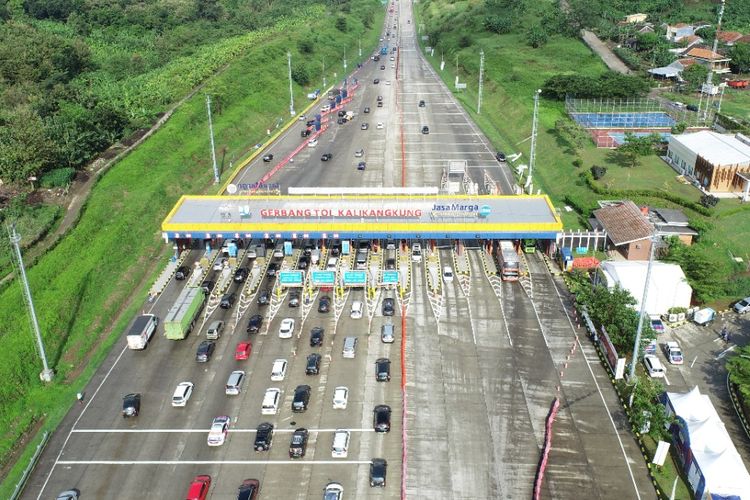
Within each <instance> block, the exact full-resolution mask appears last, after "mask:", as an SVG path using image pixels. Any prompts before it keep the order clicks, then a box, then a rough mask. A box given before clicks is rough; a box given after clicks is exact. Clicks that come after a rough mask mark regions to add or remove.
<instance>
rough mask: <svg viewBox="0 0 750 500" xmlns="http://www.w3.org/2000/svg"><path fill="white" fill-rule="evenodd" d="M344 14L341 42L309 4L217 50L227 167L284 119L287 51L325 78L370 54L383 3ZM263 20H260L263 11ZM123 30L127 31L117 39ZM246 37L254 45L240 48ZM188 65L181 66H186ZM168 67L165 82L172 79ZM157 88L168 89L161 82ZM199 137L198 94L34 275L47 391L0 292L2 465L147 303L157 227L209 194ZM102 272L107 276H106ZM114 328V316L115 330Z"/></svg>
mask: <svg viewBox="0 0 750 500" xmlns="http://www.w3.org/2000/svg"><path fill="white" fill-rule="evenodd" d="M116 5H119V4H116ZM347 5H348V9H349V11H350V14H345V16H346V19H347V29H348V31H347V32H346V33H345V34H342V33H341V32H340V31H338V30H337V29H336V27H335V26H333V24H332V23H331V22H330V17H329V14H328V13H327V12H326V10H325V9H324V8H322V7H321V6H315V5H312V6H311V7H310V8H309V9H307V10H303V11H299V12H298V13H297V14H295V15H290V16H288V17H285V18H282V19H280V20H279V22H278V24H276V25H272V26H267V27H263V28H260V29H259V30H258V31H257V32H254V33H257V34H255V35H254V36H255V38H251V35H252V34H245V35H240V36H236V37H233V38H232V39H231V40H227V41H225V42H222V45H221V47H222V48H223V50H224V52H222V53H221V54H218V55H222V59H221V60H222V61H223V62H222V65H224V64H227V63H229V64H228V65H227V66H226V68H225V69H223V70H222V71H221V72H220V73H219V74H218V75H217V76H215V77H213V78H210V79H209V80H208V81H206V82H205V85H206V86H205V88H204V90H203V92H206V93H210V94H211V95H212V97H214V102H215V103H216V106H215V110H214V111H215V112H214V116H213V118H214V132H215V136H216V138H217V150H223V151H225V154H224V158H225V162H224V163H223V164H222V165H221V166H222V167H223V168H225V167H226V163H227V162H228V161H230V160H231V159H235V160H236V159H240V158H242V157H243V156H244V155H245V154H246V152H247V151H248V150H250V149H251V148H252V146H253V145H255V144H257V143H260V142H263V141H264V140H266V139H265V138H266V137H267V136H266V129H267V128H274V126H275V124H276V123H279V122H280V120H281V119H280V117H283V116H285V114H286V113H287V109H288V104H289V101H288V99H289V94H288V88H287V87H286V86H285V85H275V83H276V82H279V81H286V78H287V66H286V52H287V50H291V51H292V58H293V60H297V59H300V58H302V56H300V54H299V53H298V52H297V48H298V47H299V46H300V43H301V42H302V41H303V40H309V39H312V40H314V56H312V57H309V56H308V57H307V62H308V63H309V64H310V66H311V67H312V66H313V65H314V64H320V65H321V67H322V61H324V60H325V61H327V62H328V63H327V64H326V70H327V71H328V72H329V74H328V75H327V76H328V78H329V79H330V78H332V75H333V73H334V72H338V74H343V68H342V67H341V66H340V65H338V64H337V62H338V61H339V60H340V57H339V55H340V54H341V53H342V51H343V48H344V47H346V46H351V45H352V44H353V45H355V46H356V44H357V40H358V39H361V40H362V47H363V50H367V51H369V50H370V49H372V48H374V47H375V46H376V45H377V39H378V31H377V30H375V29H372V28H369V29H368V28H366V27H365V24H367V23H369V24H370V25H371V26H377V27H379V23H380V22H381V21H382V17H383V12H382V7H381V5H380V3H379V2H377V1H372V0H352V1H350V2H347ZM337 11H339V12H341V9H340V8H338V9H337ZM224 15H225V16H226V15H228V14H227V13H226V12H225V14H224ZM258 17H259V18H263V17H264V16H263V15H262V13H261V14H259V16H258ZM368 20H369V21H368ZM45 22H48V21H45ZM118 22H121V20H119V21H118ZM112 29H113V30H114V28H112ZM127 32H128V30H127V29H125V30H124V32H123V36H127ZM185 36H187V34H186V35H185ZM196 36H200V35H196ZM249 39H251V40H253V43H247V42H248V40H249ZM232 41H233V43H234V44H235V45H232ZM134 43H135V41H134ZM303 45H304V44H303ZM215 47H216V45H210V46H208V47H205V48H203V49H200V50H198V49H196V50H195V52H194V55H193V59H192V60H194V61H207V60H209V59H210V56H211V55H217V52H216V49H215ZM231 54H234V55H233V56H232V55H231ZM190 60H191V59H190V58H187V57H186V58H185V59H184V62H185V63H186V64H187V62H188V61H190ZM333 61H335V62H333ZM175 69H176V67H174V68H170V70H169V71H166V72H164V73H161V74H162V75H163V77H166V76H169V75H172V74H173V73H171V71H174V70H175ZM183 69H184V68H183ZM201 71H203V70H201ZM186 76H190V75H186ZM208 76H210V75H208V74H206V77H208ZM317 79H318V77H316V78H315V80H317ZM175 80H176V79H175ZM204 80H205V79H204ZM204 80H202V81H204ZM150 81H152V82H155V81H156V80H150ZM237 82H242V84H241V85H238V84H237ZM175 83H177V84H179V83H180V82H177V81H175ZM163 84H164V87H163V88H164V89H166V88H167V86H166V81H165V82H164V83H163ZM181 85H182V84H180V85H177V86H178V87H181ZM153 88H154V87H151V88H150V90H149V89H147V90H149V91H151V90H153ZM184 90H185V91H187V90H190V89H184ZM302 90H303V89H301V88H299V87H296V89H295V92H294V93H295V95H296V96H300V97H299V99H298V105H299V107H300V108H301V107H303V101H304V97H303V96H304V94H303V92H302ZM174 92H176V91H174ZM175 97H176V98H179V97H180V96H179V95H176V96H175ZM171 99H172V98H171V97H170V98H169V100H171ZM205 130H207V122H206V114H205V102H204V95H203V93H199V94H198V95H196V96H194V97H192V98H191V99H189V100H187V101H186V102H185V104H184V105H183V106H182V107H180V108H179V109H178V110H177V111H176V112H175V113H174V115H173V116H172V118H171V119H170V120H169V121H168V122H167V123H166V125H165V126H163V127H162V128H161V129H160V130H159V131H158V132H157V133H156V134H154V135H153V136H152V137H151V138H149V139H148V140H147V141H146V142H145V143H144V144H143V145H141V146H140V147H139V148H138V149H137V150H136V151H134V152H133V153H131V154H130V155H129V156H128V157H126V158H125V159H124V160H122V161H121V162H120V163H118V164H117V165H115V166H114V167H113V168H112V169H111V170H110V171H109V172H107V173H106V174H105V175H104V176H103V177H102V178H101V179H100V180H99V182H98V184H97V185H96V186H95V188H94V190H93V191H92V193H91V196H90V198H89V199H88V201H87V204H86V209H85V211H84V212H83V214H82V216H81V219H80V221H79V223H78V224H77V225H76V227H75V228H74V229H73V230H72V231H71V232H70V233H69V235H68V236H67V237H66V238H64V239H63V240H62V241H61V242H60V243H59V244H58V245H57V246H56V247H55V248H54V249H52V250H51V251H49V252H48V253H47V254H46V255H44V256H43V257H42V258H41V259H39V261H38V263H37V264H36V265H35V266H33V267H32V268H31V269H29V272H28V275H29V280H30V283H31V286H32V289H33V290H34V298H35V301H36V303H37V313H38V316H39V322H40V325H41V328H42V331H43V335H44V339H45V343H46V346H47V354H48V357H49V359H50V364H51V366H52V367H53V368H54V369H55V371H56V378H55V381H54V382H53V383H52V384H50V385H41V383H40V382H39V378H38V373H39V371H40V370H41V368H40V363H39V361H38V357H37V355H36V351H35V346H34V342H33V336H32V335H31V332H30V330H29V328H28V325H27V322H26V321H24V320H21V321H19V318H22V316H20V315H22V314H23V313H22V311H23V310H24V309H23V301H22V298H21V291H20V287H19V286H18V285H17V284H15V283H13V284H12V286H7V287H6V288H5V289H3V290H2V291H0V324H4V325H15V326H14V328H12V329H5V330H2V332H0V350H2V352H3V353H4V363H2V365H1V366H0V380H2V381H3V382H2V383H1V384H0V402H2V403H1V404H0V424H1V425H2V426H3V429H4V431H3V433H2V435H0V459H1V460H2V463H3V464H6V463H7V461H8V460H9V458H10V456H11V455H10V453H11V451H12V450H13V448H14V446H16V445H17V443H18V442H19V440H20V438H21V436H23V435H24V433H25V432H27V431H28V429H29V428H31V426H33V425H34V424H35V423H36V422H41V424H42V428H43V429H53V428H54V427H55V425H56V424H57V422H58V421H59V419H60V418H62V416H63V415H64V412H65V410H66V409H67V408H68V407H69V403H70V402H73V401H74V398H73V397H72V395H73V394H75V390H76V389H80V387H81V386H82V385H83V384H85V381H86V378H84V379H83V380H79V379H78V378H77V377H79V375H80V374H81V372H82V371H83V374H84V375H83V376H84V377H87V376H90V375H91V373H93V368H94V367H95V363H96V362H98V361H101V359H103V354H104V353H105V352H106V349H107V348H108V347H111V345H112V343H113V342H114V341H115V340H116V339H118V338H120V332H121V331H122V330H123V329H124V327H125V325H126V323H127V321H129V320H130V319H131V318H132V314H134V312H135V310H136V309H137V308H138V307H139V306H140V304H141V303H142V302H141V301H142V299H143V298H144V296H145V287H146V286H148V285H150V283H151V282H152V280H153V279H154V278H155V276H156V274H157V273H158V271H159V270H160V268H161V266H162V265H163V264H164V262H166V260H165V259H163V258H162V257H163V254H164V253H166V252H169V250H168V249H165V247H164V244H163V241H162V240H161V238H160V237H159V234H158V231H155V228H158V227H159V224H160V222H161V220H162V218H163V217H164V214H166V213H167V212H168V210H169V209H170V208H171V207H172V205H173V204H174V202H175V201H176V200H177V198H178V197H179V196H180V195H181V194H183V193H185V192H202V191H203V190H204V188H205V186H211V185H212V181H213V176H212V173H211V168H210V159H209V158H207V157H206V151H208V150H209V144H208V137H207V134H205V133H204V132H203V131H205ZM165 152H168V153H167V154H165ZM224 175H225V176H226V173H225V174H224ZM0 240H1V239H0ZM101 269H108V270H110V271H111V272H107V273H102V272H101ZM113 273H114V274H113ZM131 298H132V301H130V299H131ZM113 318H118V319H117V320H114V321H115V323H114V324H112V322H113ZM83 367H86V368H85V369H84V368H83ZM19 471H20V468H19V467H16V468H15V469H14V472H12V473H11V474H10V475H9V476H8V478H7V480H6V481H5V482H4V483H3V485H2V488H0V497H2V498H6V497H9V496H10V491H11V489H12V485H13V484H14V481H15V480H16V479H17V478H18V473H19Z"/></svg>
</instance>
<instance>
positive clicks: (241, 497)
mask: <svg viewBox="0 0 750 500" xmlns="http://www.w3.org/2000/svg"><path fill="white" fill-rule="evenodd" d="M258 491H260V481H258V480H257V479H245V480H244V481H242V484H241V485H240V488H239V490H238V491H237V500H255V499H256V498H258Z"/></svg>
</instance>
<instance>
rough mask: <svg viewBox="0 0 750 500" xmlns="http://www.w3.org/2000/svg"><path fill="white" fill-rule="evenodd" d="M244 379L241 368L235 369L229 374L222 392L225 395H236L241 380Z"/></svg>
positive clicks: (240, 386) (240, 385) (240, 387)
mask: <svg viewBox="0 0 750 500" xmlns="http://www.w3.org/2000/svg"><path fill="white" fill-rule="evenodd" d="M244 380H245V372H244V371H243V370H235V371H233V372H232V373H230V374H229V377H228V378H227V383H226V386H225V388H224V393H225V394H226V395H227V396H238V395H239V394H240V391H241V390H242V382H243V381H244Z"/></svg>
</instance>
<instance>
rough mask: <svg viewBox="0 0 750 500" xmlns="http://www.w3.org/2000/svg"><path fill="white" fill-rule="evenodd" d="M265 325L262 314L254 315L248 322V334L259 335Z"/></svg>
mask: <svg viewBox="0 0 750 500" xmlns="http://www.w3.org/2000/svg"><path fill="white" fill-rule="evenodd" d="M262 325H263V316H261V315H260V314H253V315H252V316H250V320H249V321H248V322H247V333H258V332H259V331H260V327H261V326H262Z"/></svg>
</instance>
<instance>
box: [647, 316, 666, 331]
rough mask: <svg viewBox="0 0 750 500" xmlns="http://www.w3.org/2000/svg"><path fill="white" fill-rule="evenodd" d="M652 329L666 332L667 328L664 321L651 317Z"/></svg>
mask: <svg viewBox="0 0 750 500" xmlns="http://www.w3.org/2000/svg"><path fill="white" fill-rule="evenodd" d="M651 329H652V330H653V331H654V332H656V333H657V334H659V333H664V332H665V331H666V330H667V328H666V326H664V322H663V321H662V320H661V319H659V318H651Z"/></svg>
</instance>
